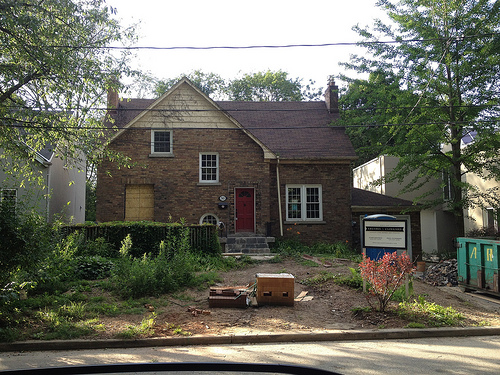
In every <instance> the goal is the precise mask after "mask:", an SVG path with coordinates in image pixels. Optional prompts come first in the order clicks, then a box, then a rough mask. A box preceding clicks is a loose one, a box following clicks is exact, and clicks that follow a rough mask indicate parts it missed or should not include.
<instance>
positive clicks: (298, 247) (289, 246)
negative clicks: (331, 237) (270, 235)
mask: <svg viewBox="0 0 500 375" xmlns="http://www.w3.org/2000/svg"><path fill="white" fill-rule="evenodd" d="M273 252H275V253H277V254H279V255H282V256H292V257H300V256H302V254H308V255H325V256H332V257H333V258H342V259H349V260H352V261H353V262H360V261H361V255H360V254H358V253H356V252H355V251H353V250H352V249H351V248H350V246H349V244H348V243H347V242H336V243H333V244H328V243H324V242H319V243H315V244H313V245H311V246H307V245H304V244H303V243H302V242H300V241H299V240H298V239H296V238H291V239H284V240H278V241H277V242H276V245H275V246H274V248H273Z"/></svg>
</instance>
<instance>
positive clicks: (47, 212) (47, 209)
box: [45, 167, 52, 222]
mask: <svg viewBox="0 0 500 375" xmlns="http://www.w3.org/2000/svg"><path fill="white" fill-rule="evenodd" d="M51 182H52V181H50V167H48V168H47V183H46V185H47V187H46V189H47V190H46V193H45V221H46V222H49V221H50V197H49V194H50V183H51Z"/></svg>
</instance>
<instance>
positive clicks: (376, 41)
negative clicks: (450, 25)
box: [2, 33, 500, 51]
mask: <svg viewBox="0 0 500 375" xmlns="http://www.w3.org/2000/svg"><path fill="white" fill-rule="evenodd" d="M495 36H500V33H487V34H475V35H466V36H464V35H460V36H457V37H449V38H429V39H398V40H385V41H378V40H375V41H359V42H334V43H311V44H307V43H303V44H302V43H301V44H282V45H264V44H262V45H247V46H165V47H162V46H77V45H71V44H67V45H66V44H61V45H46V46H43V48H70V49H110V50H167V51H168V50H245V49H281V48H311V47H314V48H318V47H319V48H321V47H342V46H362V45H377V44H379V45H380V44H403V43H415V42H419V43H424V42H436V41H450V40H451V41H454V40H456V39H457V40H465V39H476V38H484V37H495ZM6 46H10V45H7V44H2V47H6ZM26 47H28V48H39V47H40V46H34V45H26Z"/></svg>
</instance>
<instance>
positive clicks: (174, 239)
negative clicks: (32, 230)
mask: <svg viewBox="0 0 500 375" xmlns="http://www.w3.org/2000/svg"><path fill="white" fill-rule="evenodd" d="M62 231H63V234H64V235H65V236H68V235H69V234H71V233H74V232H76V231H81V232H83V233H84V237H85V240H86V241H87V242H89V241H95V240H97V239H98V238H103V239H104V240H105V241H106V242H107V243H109V244H110V246H111V247H112V248H113V250H115V251H116V252H118V251H119V249H120V247H121V244H122V241H123V239H124V238H125V237H126V236H127V235H128V234H130V236H131V238H132V249H131V255H132V256H135V257H140V256H142V255H143V254H144V253H152V254H155V253H157V251H158V249H159V245H160V242H161V241H165V242H167V241H169V242H171V243H175V244H178V243H180V242H181V241H183V240H184V238H183V236H186V235H187V236H188V241H189V246H190V248H191V250H192V251H194V252H198V253H204V254H218V253H220V251H221V248H220V244H219V241H218V233H217V227H216V226H214V225H189V226H186V225H182V224H179V223H158V222H149V221H139V222H107V223H100V224H94V223H90V224H88V223H85V224H77V225H71V226H65V227H63V228H62ZM186 231H188V233H186Z"/></svg>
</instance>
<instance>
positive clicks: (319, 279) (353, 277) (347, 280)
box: [300, 267, 363, 289]
mask: <svg viewBox="0 0 500 375" xmlns="http://www.w3.org/2000/svg"><path fill="white" fill-rule="evenodd" d="M349 270H350V272H351V273H350V275H340V274H335V273H333V272H330V271H320V272H319V273H318V274H317V275H316V276H313V277H309V278H306V279H304V280H302V281H301V282H300V283H301V284H304V285H309V286H311V285H321V284H324V283H326V282H328V281H333V282H334V283H335V284H337V285H346V286H348V287H350V288H354V289H361V288H362V287H363V279H362V278H361V275H360V273H359V271H358V270H357V269H355V268H351V267H350V268H349Z"/></svg>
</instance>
